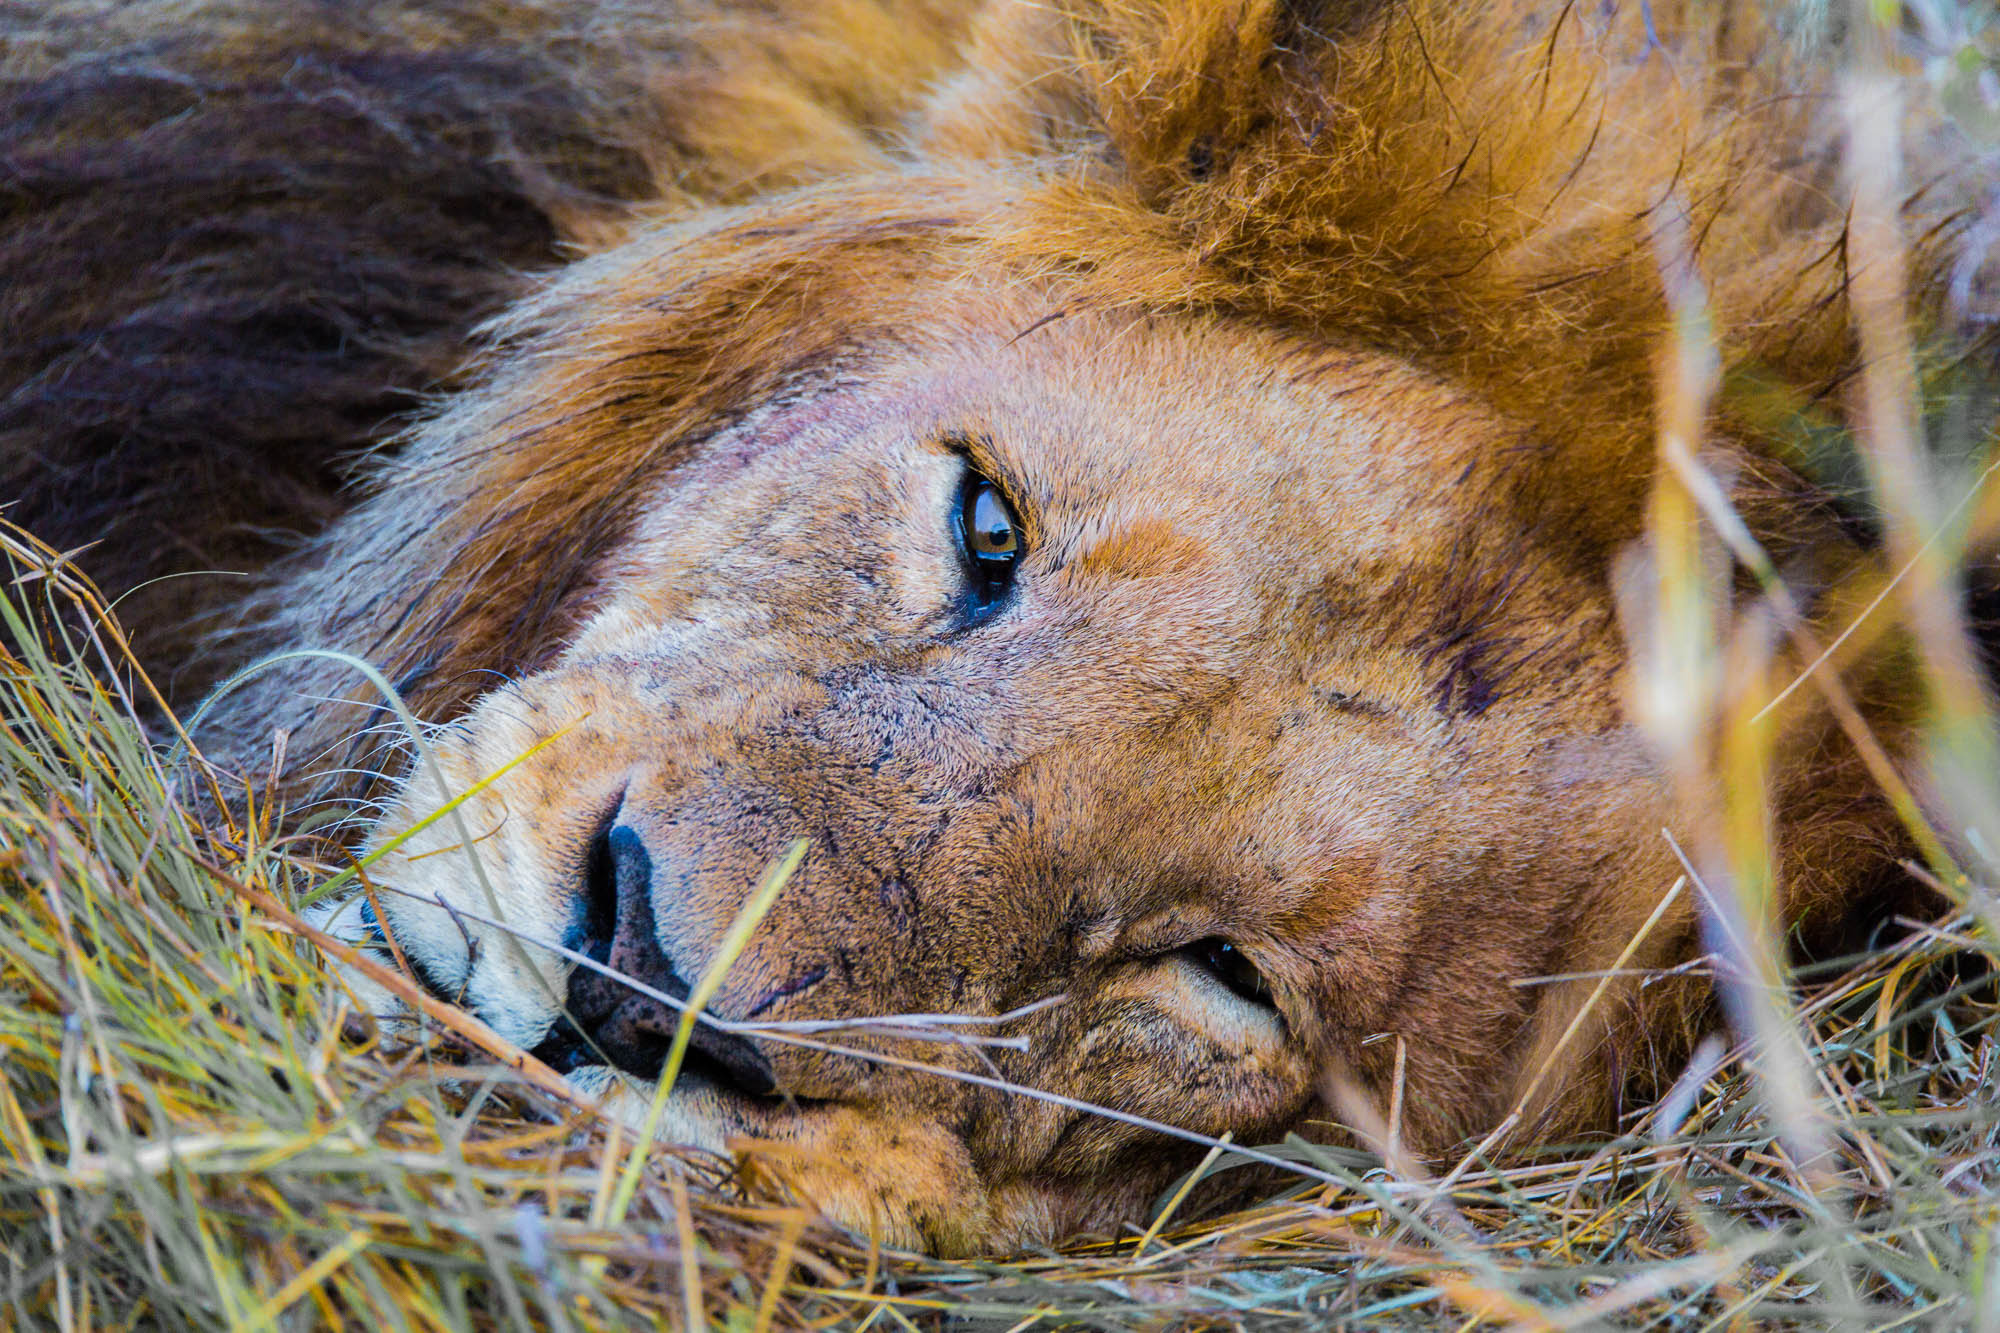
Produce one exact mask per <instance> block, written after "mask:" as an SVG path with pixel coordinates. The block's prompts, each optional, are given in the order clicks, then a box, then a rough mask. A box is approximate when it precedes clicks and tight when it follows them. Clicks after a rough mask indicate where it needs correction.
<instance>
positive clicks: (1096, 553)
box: [1071, 518, 1209, 579]
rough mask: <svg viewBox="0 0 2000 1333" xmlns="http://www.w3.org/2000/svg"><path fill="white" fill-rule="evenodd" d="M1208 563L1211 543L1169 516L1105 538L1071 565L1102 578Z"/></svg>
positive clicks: (1158, 574)
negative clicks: (1171, 521) (1190, 531)
mask: <svg viewBox="0 0 2000 1333" xmlns="http://www.w3.org/2000/svg"><path fill="white" fill-rule="evenodd" d="M1208 563H1209V550H1208V545H1207V543H1205V542H1202V541H1200V540H1198V539H1196V538H1193V537H1189V536H1187V535H1186V534H1185V533H1183V532H1181V531H1180V530H1179V529H1178V528H1176V527H1175V526H1174V525H1173V524H1171V523H1169V522H1167V521H1166V520H1165V519H1161V518H1149V519H1142V520H1140V521H1139V522H1136V523H1132V524H1129V525H1127V526H1125V527H1123V528H1120V529H1118V531H1116V532H1114V533H1111V534H1110V535H1109V536H1107V537H1104V538H1102V539H1101V540H1099V541H1098V542H1096V543H1095V544H1094V545H1092V546H1091V547H1090V549H1089V550H1087V551H1085V552H1084V553H1083V555H1082V557H1081V558H1079V559H1078V560H1077V561H1076V562H1075V564H1074V565H1072V566H1071V568H1072V569H1073V570H1074V571H1075V572H1076V573H1078V574H1082V575H1091V576H1095V577H1098V578H1117V579H1150V578H1164V577H1167V576H1170V575H1175V574H1188V573H1192V572H1194V571H1196V570H1198V569H1201V568H1202V567H1203V566H1205V565H1207V564H1208Z"/></svg>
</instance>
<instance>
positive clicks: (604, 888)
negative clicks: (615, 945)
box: [572, 806, 618, 963]
mask: <svg viewBox="0 0 2000 1333" xmlns="http://www.w3.org/2000/svg"><path fill="white" fill-rule="evenodd" d="M617 819H618V809H617V807H616V806H614V807H612V808H611V809H610V810H608V811H606V812H605V815H604V819H603V822H601V823H600V824H599V825H598V826H597V831H596V832H595V833H593V834H591V836H590V847H589V849H588V850H587V851H586V852H585V853H584V859H583V920H582V921H580V922H578V924H577V932H576V934H577V939H576V943H575V945H574V946H572V947H574V948H575V949H576V951H577V952H578V953H580V954H583V955H584V956H585V957H587V958H591V959H594V960H596V961H597V962H600V963H602V962H606V961H608V960H609V959H610V957H611V941H612V939H613V937H614V936H615V935H616V934H617V931H618V861H617V856H616V854H615V853H614V852H613V851H612V846H611V831H612V829H613V828H615V827H617V823H616V821H617Z"/></svg>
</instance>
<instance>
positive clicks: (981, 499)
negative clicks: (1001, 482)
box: [965, 477, 1021, 560]
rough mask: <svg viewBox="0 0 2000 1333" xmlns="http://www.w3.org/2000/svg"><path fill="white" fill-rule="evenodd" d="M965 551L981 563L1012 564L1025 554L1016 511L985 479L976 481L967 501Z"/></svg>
mask: <svg viewBox="0 0 2000 1333" xmlns="http://www.w3.org/2000/svg"><path fill="white" fill-rule="evenodd" d="M965 549H966V550H968V551H970V552H972V554H973V556H974V557H975V558H977V559H980V560H996V559H997V560H1011V559H1012V558H1014V557H1015V556H1017V555H1019V554H1020V552H1021V534H1020V532H1019V530H1018V529H1016V528H1015V526H1014V511H1013V510H1011V509H1009V508H1008V507H1007V501H1006V500H1005V498H1003V497H1002V496H1001V494H1000V491H999V489H998V488H997V487H995V486H994V484H993V483H992V482H990V481H988V480H986V478H984V477H978V478H975V479H974V481H973V483H972V485H971V486H970V487H969V488H968V490H967V494H966V497H965Z"/></svg>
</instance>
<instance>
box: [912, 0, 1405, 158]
mask: <svg viewBox="0 0 2000 1333" xmlns="http://www.w3.org/2000/svg"><path fill="white" fill-rule="evenodd" d="M1380 7H1381V6H1380V2H1379V0H1222V2H1220V3H1217V2H1216V0H1192V2H1191V0H1156V2H1155V3H1149V4H1124V3H1108V2H1105V0H1072V2H1071V3H1066V4H1048V3H1041V2H1038V0H999V2H998V3H996V4H994V5H992V6H991V7H989V8H988V9H987V11H986V12H985V14H984V15H983V16H982V18H981V20H980V22H979V24H978V26H977V28H976V29H975V35H974V40H973V51H972V54H971V56H970V58H969V59H968V60H967V62H966V67H965V70H964V71H963V72H962V73H960V74H959V75H958V76H956V77H954V78H952V79H950V80H948V81H946V82H945V83H943V84H941V85H940V86H939V87H938V88H937V89H936V90H935V92H934V93H933V94H932V96H931V98H930V101H929V103H928V105H927V107H926V109H925V112H924V114H923V115H922V117H921V118H920V134H921V144H922V148H923V150H924V151H925V152H926V153H927V154H928V155H931V156H934V157H948V158H956V159H959V160H965V161H978V162H983V163H997V162H1006V161H1009V160H1013V161H1022V160H1035V159H1039V160H1041V161H1043V162H1048V161H1049V160H1051V159H1058V160H1061V161H1062V162H1064V164H1065V165H1068V166H1071V167H1082V168H1084V169H1087V170H1088V169H1094V173H1099V174H1112V175H1118V176H1123V177H1124V178H1126V180H1127V181H1128V182H1129V183H1131V184H1133V185H1136V186H1138V187H1139V188H1140V189H1141V190H1142V191H1145V192H1147V193H1149V194H1150V193H1155V192H1157V191H1159V190H1161V189H1171V188H1172V186H1173V185H1174V184H1176V183H1178V182H1181V181H1185V180H1189V179H1192V180H1200V179H1202V178H1204V177H1206V176H1208V175H1210V174H1212V173H1213V172H1214V170H1215V169H1216V167H1217V166H1218V165H1219V163H1220V162H1221V161H1222V160H1223V159H1224V158H1225V157H1226V156H1227V155H1228V152H1229V149H1230V147H1231V146H1232V145H1233V144H1238V143H1241V142H1243V141H1244V140H1245V139H1246V138H1247V137H1248V136H1250V135H1251V134H1253V133H1255V132H1256V130H1257V129H1258V128H1259V127H1260V126H1261V125H1262V124H1263V123H1265V122H1266V121H1267V120H1268V118H1269V111H1268V107H1269V106H1270V105H1271V103H1272V102H1273V100H1274V99H1273V95H1272V94H1273V90H1274V86H1275V83H1276V82H1277V81H1278V80H1280V79H1281V78H1282V75H1281V74H1280V73H1279V64H1280V62H1281V61H1282V59H1283V57H1284V56H1285V55H1286V53H1287V52H1289V51H1292V50H1296V49H1298V48H1299V47H1300V46H1301V45H1304V44H1310V43H1314V42H1317V43H1320V44H1324V43H1325V41H1326V40H1327V37H1328V35H1330V34H1334V33H1344V32H1350V31H1352V30H1353V29H1354V28H1356V27H1358V26H1360V25H1361V24H1362V23H1363V22H1364V21H1365V20H1366V18H1367V17H1369V16H1370V15H1372V14H1374V13H1376V12H1377V11H1379V9H1380Z"/></svg>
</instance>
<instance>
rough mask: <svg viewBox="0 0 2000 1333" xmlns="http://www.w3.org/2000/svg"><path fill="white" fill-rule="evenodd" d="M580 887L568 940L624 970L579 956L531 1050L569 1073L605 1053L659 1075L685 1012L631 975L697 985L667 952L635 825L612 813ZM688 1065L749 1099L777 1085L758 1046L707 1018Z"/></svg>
mask: <svg viewBox="0 0 2000 1333" xmlns="http://www.w3.org/2000/svg"><path fill="white" fill-rule="evenodd" d="M583 887H584V900H583V906H584V910H583V919H582V922H581V924H580V929H579V930H578V932H577V938H576V940H575V942H574V943H573V944H572V946H571V947H572V948H574V949H575V950H576V951H577V952H578V953H581V954H583V955H584V956H585V957H588V958H590V959H593V960H594V961H596V962H600V963H603V964H605V965H606V966H607V967H609V968H610V969H611V970H612V971H613V972H616V973H619V974H621V975H620V976H618V977H611V976H606V975H605V974H604V973H603V972H600V971H598V970H596V969H595V968H590V967H586V966H584V965H583V964H581V963H579V964H577V966H576V968H575V970H574V971H572V972H571V973H570V979H569V993H568V995H567V996H566V997H565V999H564V1008H566V1009H567V1010H568V1017H566V1018H562V1019H559V1020H557V1022H556V1025H555V1027H554V1028H553V1029H551V1031H550V1032H549V1035H548V1037H547V1039H545V1040H544V1041H543V1042H542V1044H541V1045H540V1046H537V1047H536V1048H535V1051H534V1054H535V1055H536V1056H538V1057H539V1058H541V1059H542V1060H544V1061H546V1062H548V1063H549V1064H550V1065H552V1066H554V1067H555V1068H556V1069H558V1070H562V1071H565V1072H567V1071H568V1070H571V1069H575V1068H578V1067H579V1066H582V1065H589V1064H596V1063H598V1062H600V1061H605V1060H608V1061H610V1063H612V1064H614V1065H616V1066H617V1067H618V1068H620V1069H623V1070H625V1071H626V1072H627V1073H630V1074H636V1075H638V1076H639V1077H640V1078H648V1079H654V1078H658V1077H659V1075H660V1070H661V1068H662V1067H663V1066H664V1065H665V1064H666V1059H667V1052H668V1050H669V1049H670V1048H671V1047H672V1046H673V1039H674V1031H675V1029H676V1028H678V1027H679V1025H680V1019H681V1015H680V1010H678V1009H677V1008H675V1007H674V1006H672V1005H670V1004H667V1003H665V1002H664V1001H662V1000H661V999H659V998H657V997H656V996H654V995H648V994H645V993H643V992H641V991H638V990H635V989H633V987H632V985H631V984H630V982H628V981H626V980H624V978H628V977H629V978H630V979H631V980H632V981H637V982H639V983H641V984H643V985H645V986H646V987H648V988H649V989H651V990H653V991H656V992H659V993H660V994H663V995H665V996H668V997H669V998H671V999H674V1000H685V999H686V998H687V997H688V993H689V990H690V989H691V988H690V986H689V984H688V982H687V979H686V978H684V977H682V976H681V975H680V973H678V972H676V971H675V970H674V965H673V961H672V960H671V959H669V958H668V957H667V956H666V955H665V954H664V953H662V952H661V951H660V941H659V934H658V932H657V931H656V930H655V928H654V920H653V859H652V857H651V856H649V855H648V854H647V852H646V844H645V842H644V840H643V839H641V838H640V836H639V834H638V833H637V831H635V830H634V829H632V828H631V827H630V826H628V825H625V824H620V823H617V822H616V819H615V816H614V818H612V819H608V820H606V821H605V824H604V827H603V828H601V829H599V830H598V832H597V835H596V836H595V837H593V838H592V839H591V841H590V851H589V854H588V856H587V858H586V862H585V867H584V886H583ZM681 1072H682V1074H684V1075H686V1074H697V1075H700V1076H702V1077H704V1078H707V1079H708V1080H709V1081H710V1082H713V1083H717V1084H720V1085H721V1086H723V1087H725V1088H729V1089H733V1090H734V1091H736V1092H740V1093H743V1094H745V1095H748V1096H752V1097H768V1096H771V1095H773V1094H774V1093H776V1092H777V1091H778V1083H777V1079H776V1077H775V1076H774V1075H773V1073H772V1070H771V1062H770V1061H769V1060H767V1059H765V1058H764V1055H763V1053H762V1052H760V1051H759V1050H758V1049H757V1048H756V1046H755V1045H754V1044H752V1043H751V1042H749V1041H748V1040H746V1039H744V1038H742V1037H739V1036H736V1035H734V1034H732V1033H728V1032H722V1031H719V1030H717V1029H716V1028H714V1027H713V1026H711V1025H709V1024H706V1023H697V1024H696V1025H695V1028H694V1033H693V1035H692V1037H691V1038H690V1039H689V1043H688V1051H687V1055H686V1057H685V1058H684V1059H683V1060H682V1062H681Z"/></svg>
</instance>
